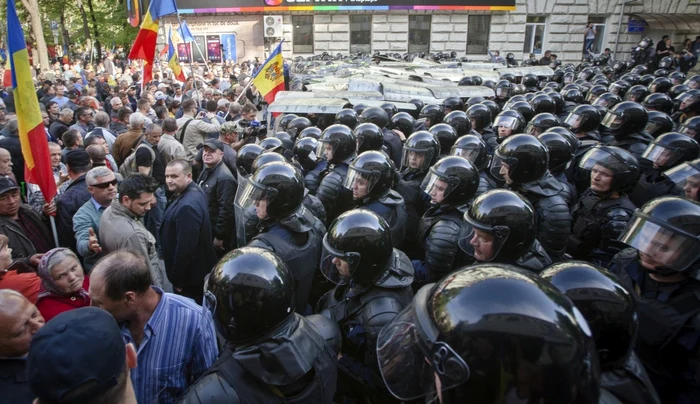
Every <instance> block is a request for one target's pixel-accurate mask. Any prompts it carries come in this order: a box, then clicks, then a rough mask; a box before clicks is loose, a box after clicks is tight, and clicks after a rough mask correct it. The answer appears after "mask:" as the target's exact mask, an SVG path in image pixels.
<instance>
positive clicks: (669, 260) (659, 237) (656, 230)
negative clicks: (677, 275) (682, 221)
mask: <svg viewBox="0 0 700 404" xmlns="http://www.w3.org/2000/svg"><path fill="white" fill-rule="evenodd" d="M620 241H622V242H623V243H625V244H627V245H629V246H630V247H633V248H635V249H636V250H637V251H639V254H640V258H641V260H642V261H644V262H647V263H649V264H650V265H653V266H655V267H666V268H671V269H673V270H675V271H684V270H686V269H687V268H688V267H689V266H690V265H691V264H692V263H693V262H695V261H696V260H697V259H698V257H700V241H699V240H698V238H697V236H696V237H693V236H692V235H689V234H686V233H682V232H680V231H678V230H676V229H673V228H670V227H666V226H665V225H663V224H661V223H657V222H655V221H652V220H651V219H650V218H646V217H643V216H642V217H639V216H637V217H635V218H634V221H633V222H632V224H631V225H629V226H628V227H627V229H626V230H625V233H624V234H623V235H622V237H621V238H620Z"/></svg>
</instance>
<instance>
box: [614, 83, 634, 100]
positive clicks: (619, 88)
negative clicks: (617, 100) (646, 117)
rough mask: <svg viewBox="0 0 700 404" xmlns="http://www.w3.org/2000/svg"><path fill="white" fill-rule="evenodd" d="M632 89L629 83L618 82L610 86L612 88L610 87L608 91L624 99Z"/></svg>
mask: <svg viewBox="0 0 700 404" xmlns="http://www.w3.org/2000/svg"><path fill="white" fill-rule="evenodd" d="M630 87H632V85H631V84H630V83H629V82H627V81H625V80H617V81H615V82H613V83H612V84H610V86H609V87H608V91H610V92H611V93H613V94H617V95H619V96H620V97H621V98H624V97H625V95H626V94H627V91H628V90H629V89H630Z"/></svg>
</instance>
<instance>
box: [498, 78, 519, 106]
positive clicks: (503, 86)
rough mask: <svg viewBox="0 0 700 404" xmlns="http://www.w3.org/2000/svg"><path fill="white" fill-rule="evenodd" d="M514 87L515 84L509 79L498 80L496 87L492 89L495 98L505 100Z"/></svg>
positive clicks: (511, 93)
mask: <svg viewBox="0 0 700 404" xmlns="http://www.w3.org/2000/svg"><path fill="white" fill-rule="evenodd" d="M501 79H503V77H501ZM514 88H515V86H514V85H513V83H512V82H511V81H509V80H499V81H498V83H496V88H495V89H494V91H495V93H496V99H499V100H507V99H508V98H510V96H511V95H513V90H514Z"/></svg>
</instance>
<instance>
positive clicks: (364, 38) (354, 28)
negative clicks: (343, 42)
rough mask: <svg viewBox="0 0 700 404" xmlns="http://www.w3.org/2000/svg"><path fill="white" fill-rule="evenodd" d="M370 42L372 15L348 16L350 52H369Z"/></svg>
mask: <svg viewBox="0 0 700 404" xmlns="http://www.w3.org/2000/svg"><path fill="white" fill-rule="evenodd" d="M371 43H372V16H371V15H351V16H350V53H356V52H361V53H370V48H371V45H370V44H371Z"/></svg>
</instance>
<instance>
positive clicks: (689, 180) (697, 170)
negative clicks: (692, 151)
mask: <svg viewBox="0 0 700 404" xmlns="http://www.w3.org/2000/svg"><path fill="white" fill-rule="evenodd" d="M664 176H666V177H667V178H668V179H669V180H671V181H673V182H674V183H675V184H676V186H677V187H678V188H680V189H682V190H683V194H684V195H685V197H686V198H688V199H690V200H695V201H697V200H699V199H700V194H699V193H698V191H700V167H697V166H694V165H692V164H689V163H687V162H686V163H683V164H680V165H678V166H677V167H673V168H672V169H670V170H668V171H666V172H664Z"/></svg>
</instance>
